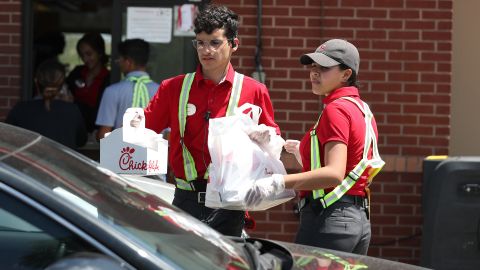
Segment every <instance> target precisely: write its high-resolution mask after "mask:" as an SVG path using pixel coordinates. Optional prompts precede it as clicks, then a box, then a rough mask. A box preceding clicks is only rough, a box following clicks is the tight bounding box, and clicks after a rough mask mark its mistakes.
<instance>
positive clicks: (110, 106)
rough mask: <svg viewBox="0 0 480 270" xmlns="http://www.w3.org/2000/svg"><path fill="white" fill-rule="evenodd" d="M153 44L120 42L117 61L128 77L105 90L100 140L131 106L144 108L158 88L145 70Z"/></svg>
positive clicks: (119, 123)
mask: <svg viewBox="0 0 480 270" xmlns="http://www.w3.org/2000/svg"><path fill="white" fill-rule="evenodd" d="M149 52H150V45H149V44H148V43H147V42H146V41H144V40H143V39H127V40H125V41H123V42H121V43H120V44H119V45H118V53H119V55H120V57H119V58H118V59H117V61H116V63H117V64H118V65H119V66H120V70H121V71H122V73H123V74H124V75H125V79H123V80H122V81H120V82H118V83H115V84H112V85H110V86H109V87H107V89H105V92H104V93H103V96H102V99H101V102H100V107H99V110H98V114H97V120H96V122H95V124H96V125H97V126H98V132H97V136H96V137H97V140H100V139H102V138H103V137H105V133H107V132H110V131H112V130H113V129H116V128H119V127H121V126H122V121H123V114H124V113H125V111H126V110H127V108H130V107H141V108H145V107H146V106H147V104H148V102H149V101H150V99H151V98H152V97H153V95H155V93H156V92H157V89H158V86H159V85H158V83H156V82H154V81H152V80H151V79H150V76H149V75H148V73H147V72H146V68H147V63H148V57H149Z"/></svg>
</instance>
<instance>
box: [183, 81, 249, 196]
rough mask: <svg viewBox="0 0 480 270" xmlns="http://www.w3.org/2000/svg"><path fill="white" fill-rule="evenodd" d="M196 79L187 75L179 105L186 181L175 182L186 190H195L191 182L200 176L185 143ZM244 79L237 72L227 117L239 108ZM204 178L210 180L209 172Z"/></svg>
mask: <svg viewBox="0 0 480 270" xmlns="http://www.w3.org/2000/svg"><path fill="white" fill-rule="evenodd" d="M194 77H195V72H193V73H187V74H186V75H185V78H184V79H183V84H182V90H181V92H180V101H179V104H178V121H179V129H180V144H181V145H182V156H183V167H184V169H185V177H186V179H180V178H175V180H176V182H177V187H178V188H180V189H184V190H193V187H192V185H191V183H190V182H191V181H193V180H195V179H197V176H198V174H197V170H196V168H195V161H194V160H193V157H192V154H190V151H188V149H187V146H186V145H185V143H184V136H185V125H186V123H187V102H188V97H189V94H190V88H191V86H192V83H193V78H194ZM243 77H244V75H243V74H240V73H237V72H235V77H234V79H233V85H232V91H231V93H230V99H229V102H228V107H227V111H226V116H231V115H233V112H234V110H235V108H236V107H237V106H238V101H239V100H240V94H241V91H242V85H243ZM204 178H205V179H207V178H208V170H207V172H206V173H205V175H204Z"/></svg>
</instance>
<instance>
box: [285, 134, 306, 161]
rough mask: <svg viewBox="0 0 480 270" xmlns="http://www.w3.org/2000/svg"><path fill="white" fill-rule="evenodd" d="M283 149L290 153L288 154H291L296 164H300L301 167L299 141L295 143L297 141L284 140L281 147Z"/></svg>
mask: <svg viewBox="0 0 480 270" xmlns="http://www.w3.org/2000/svg"><path fill="white" fill-rule="evenodd" d="M283 147H284V148H285V150H286V151H287V152H288V153H290V154H293V155H294V156H295V158H296V159H297V161H298V163H300V165H301V166H303V164H302V157H301V156H300V148H299V147H300V141H297V140H286V141H285V145H284V146H283Z"/></svg>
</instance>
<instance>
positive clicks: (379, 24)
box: [373, 20, 403, 29]
mask: <svg viewBox="0 0 480 270" xmlns="http://www.w3.org/2000/svg"><path fill="white" fill-rule="evenodd" d="M402 27H403V22H402V21H401V20H374V21H373V28H374V29H401V28H402Z"/></svg>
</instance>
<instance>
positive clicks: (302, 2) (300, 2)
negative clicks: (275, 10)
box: [275, 0, 307, 7]
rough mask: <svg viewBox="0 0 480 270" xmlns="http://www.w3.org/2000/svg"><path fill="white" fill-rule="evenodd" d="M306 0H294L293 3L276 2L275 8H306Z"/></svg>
mask: <svg viewBox="0 0 480 270" xmlns="http://www.w3.org/2000/svg"><path fill="white" fill-rule="evenodd" d="M306 2H307V0H295V1H293V2H292V1H290V0H276V1H275V4H276V6H289V7H295V6H302V7H304V6H306Z"/></svg>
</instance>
